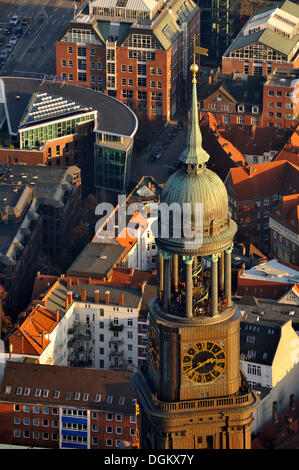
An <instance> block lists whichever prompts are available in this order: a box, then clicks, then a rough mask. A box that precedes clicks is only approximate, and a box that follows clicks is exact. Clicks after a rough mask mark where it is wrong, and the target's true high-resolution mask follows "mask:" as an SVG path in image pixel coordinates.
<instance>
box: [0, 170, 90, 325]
mask: <svg viewBox="0 0 299 470" xmlns="http://www.w3.org/2000/svg"><path fill="white" fill-rule="evenodd" d="M0 173H1V174H0V182H1V191H0V194H1V201H0V211H1V233H0V252H1V258H0V282H1V284H2V286H3V288H4V289H5V291H6V292H7V294H8V295H7V298H6V300H5V311H6V314H8V315H12V317H13V319H14V318H15V315H16V314H18V313H19V312H20V309H22V308H24V307H25V306H26V305H27V304H28V302H29V300H30V292H31V290H32V285H33V282H34V277H35V274H36V271H37V269H38V268H39V266H40V264H41V261H40V260H39V256H40V255H41V254H42V253H43V254H44V255H48V256H51V257H54V256H59V253H60V252H61V249H62V248H63V244H64V243H65V239H66V235H67V234H68V233H69V230H70V227H71V225H72V224H76V223H78V220H79V215H80V206H81V174H80V169H79V168H78V167H76V166H70V167H68V168H57V167H55V168H53V167H52V168H48V167H45V166H31V165H19V164H15V165H4V164H2V165H0ZM72 226H73V225H72Z"/></svg>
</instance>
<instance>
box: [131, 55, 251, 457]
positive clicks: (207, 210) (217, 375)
mask: <svg viewBox="0 0 299 470" xmlns="http://www.w3.org/2000/svg"><path fill="white" fill-rule="evenodd" d="M197 71H198V67H197V65H195V64H193V65H192V66H191V72H192V73H193V81H192V83H193V91H192V106H191V115H190V128H189V133H188V136H187V147H186V149H185V150H184V152H183V153H182V154H181V156H180V160H181V161H182V167H181V168H180V169H179V170H178V171H177V172H176V173H174V174H173V175H172V176H171V177H170V178H169V179H168V181H167V182H166V184H165V187H164V189H163V193H162V202H164V203H166V204H167V205H168V207H170V206H171V205H172V204H173V203H176V204H178V205H179V206H180V207H191V211H190V214H191V226H192V229H194V227H195V219H196V220H197V219H198V217H197V216H198V214H197V213H198V211H199V208H200V207H202V218H201V220H202V228H201V236H199V234H198V233H197V234H195V235H193V236H194V238H193V239H191V238H190V237H189V238H187V237H185V235H183V236H182V237H180V238H178V237H176V235H173V233H174V232H172V235H173V236H172V237H171V236H168V238H165V237H162V236H161V233H162V228H163V222H162V218H161V217H160V220H159V224H158V225H159V228H160V232H159V236H158V238H157V240H156V242H157V245H158V247H159V252H160V255H159V256H160V259H159V295H158V297H157V298H153V299H151V300H150V302H149V304H148V309H149V312H150V313H149V315H150V316H149V335H148V360H147V363H146V364H144V365H143V366H142V367H141V368H140V369H139V371H138V373H137V374H135V375H134V377H133V383H134V386H135V389H136V393H137V401H138V403H139V406H140V438H141V448H143V449H250V447H251V425H252V413H253V411H254V409H255V408H256V406H257V398H256V396H255V395H254V393H253V392H252V391H251V390H250V388H249V386H248V384H247V382H246V380H245V377H244V376H243V375H242V373H241V371H240V333H239V332H240V314H239V311H238V308H237V307H236V305H234V304H233V302H232V299H231V251H232V243H233V238H234V235H235V233H236V231H237V226H236V224H235V222H234V221H233V220H232V219H231V217H230V213H229V209H228V196H227V192H226V188H225V186H224V184H223V182H222V181H221V179H220V178H219V177H218V176H217V175H216V174H215V173H214V172H212V171H211V170H209V169H208V168H207V167H206V162H207V161H208V159H209V155H208V154H207V152H206V151H205V150H204V149H203V148H202V137H201V132H200V128H199V123H198V111H197V92H196V73H197ZM186 203H187V204H188V206H187V205H186ZM198 204H201V206H200V205H198ZM171 228H172V229H174V227H170V230H171ZM193 232H195V230H193Z"/></svg>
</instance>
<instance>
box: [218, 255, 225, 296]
mask: <svg viewBox="0 0 299 470" xmlns="http://www.w3.org/2000/svg"><path fill="white" fill-rule="evenodd" d="M218 266H219V287H220V289H221V290H222V291H224V252H222V253H221V255H220V260H219V262H218Z"/></svg>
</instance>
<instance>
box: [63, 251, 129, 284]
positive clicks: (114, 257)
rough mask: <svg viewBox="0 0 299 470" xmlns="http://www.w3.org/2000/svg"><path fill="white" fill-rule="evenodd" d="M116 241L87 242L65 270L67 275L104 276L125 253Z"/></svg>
mask: <svg viewBox="0 0 299 470" xmlns="http://www.w3.org/2000/svg"><path fill="white" fill-rule="evenodd" d="M125 251H126V248H125V247H123V246H120V245H119V244H118V243H88V244H87V245H86V246H85V248H84V249H83V251H82V252H81V253H80V254H79V256H78V257H77V258H76V259H75V261H74V262H73V264H72V265H71V266H70V268H69V269H68V271H67V275H68V276H72V275H74V276H78V275H79V276H82V275H83V274H86V275H90V276H92V277H95V275H96V277H100V278H103V277H105V276H106V275H107V274H108V273H109V271H111V269H112V268H113V266H114V265H115V263H117V262H118V260H119V259H120V258H121V257H122V255H123V254H124V253H125Z"/></svg>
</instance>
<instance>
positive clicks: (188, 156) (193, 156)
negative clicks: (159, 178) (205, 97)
mask: <svg viewBox="0 0 299 470" xmlns="http://www.w3.org/2000/svg"><path fill="white" fill-rule="evenodd" d="M196 83H197V81H196V78H195V77H194V78H193V89H192V105H191V113H190V127H189V131H188V135H187V147H186V149H185V150H184V151H183V153H182V154H181V156H180V158H179V159H180V160H181V161H182V162H184V163H187V164H192V165H197V164H201V163H205V162H207V161H208V160H209V158H210V155H209V154H208V153H207V152H206V151H205V150H204V149H203V148H202V136H201V131H200V128H199V123H198V107H197V90H196Z"/></svg>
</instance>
